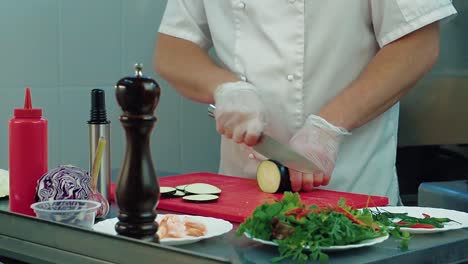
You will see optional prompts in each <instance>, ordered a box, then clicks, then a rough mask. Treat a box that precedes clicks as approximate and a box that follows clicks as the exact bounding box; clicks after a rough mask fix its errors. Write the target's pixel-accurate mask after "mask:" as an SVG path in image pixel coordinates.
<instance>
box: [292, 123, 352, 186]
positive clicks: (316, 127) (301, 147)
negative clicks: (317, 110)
mask: <svg viewBox="0 0 468 264" xmlns="http://www.w3.org/2000/svg"><path fill="white" fill-rule="evenodd" d="M350 134H351V133H349V132H348V131H347V130H346V129H344V128H340V127H336V126H334V125H332V124H330V123H329V122H327V121H326V120H325V119H323V118H321V117H319V116H316V115H310V116H309V117H308V118H307V120H306V122H305V124H304V126H303V127H302V128H301V129H299V130H298V131H297V132H296V134H295V135H294V136H293V137H292V138H291V140H290V141H289V144H290V146H291V148H293V149H294V150H296V151H297V152H298V153H300V154H302V155H303V156H304V157H305V158H307V159H308V160H310V161H311V162H313V163H314V164H315V165H317V166H318V168H319V169H320V172H316V173H313V174H310V173H303V172H300V171H297V170H295V169H294V168H289V175H290V179H291V185H292V189H293V190H294V191H299V190H304V191H310V190H312V189H313V188H314V187H318V186H321V185H328V183H329V182H330V177H331V174H332V172H333V169H334V168H335V161H336V157H337V155H338V150H339V147H340V144H341V142H342V140H343V138H344V137H345V136H346V135H350Z"/></svg>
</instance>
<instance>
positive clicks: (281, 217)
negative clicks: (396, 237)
mask: <svg viewBox="0 0 468 264" xmlns="http://www.w3.org/2000/svg"><path fill="white" fill-rule="evenodd" d="M273 219H274V220H273ZM244 233H248V234H250V235H251V236H253V237H256V238H259V239H263V240H271V241H274V242H276V243H277V244H278V250H279V253H280V256H279V257H276V258H274V259H273V261H274V262H276V261H281V260H283V259H289V258H290V259H292V260H295V261H297V262H299V263H305V262H307V261H308V260H319V261H320V262H321V263H326V262H328V255H326V254H325V253H323V252H322V251H321V249H320V248H321V247H330V246H335V245H349V244H353V243H358V242H360V241H362V240H366V239H373V238H376V237H379V236H385V235H387V233H386V231H385V230H384V229H382V228H376V223H374V222H373V220H372V214H371V211H370V210H362V211H358V210H353V209H352V208H351V207H349V206H347V205H346V201H345V200H344V199H340V202H339V204H338V205H337V206H335V207H328V208H319V207H318V206H315V205H312V206H310V207H308V208H307V207H306V205H304V204H302V203H301V201H300V197H299V194H297V193H290V192H286V193H285V194H284V196H283V199H282V200H281V201H278V202H274V203H271V204H269V203H264V204H262V205H261V206H259V207H257V208H256V209H255V211H254V212H253V214H252V216H251V217H249V218H247V219H246V221H244V222H243V223H242V224H241V225H240V226H239V229H238V230H237V234H238V235H242V234H244ZM273 234H275V236H273ZM278 237H280V238H281V239H277V238H278Z"/></svg>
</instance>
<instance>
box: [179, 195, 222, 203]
mask: <svg viewBox="0 0 468 264" xmlns="http://www.w3.org/2000/svg"><path fill="white" fill-rule="evenodd" d="M218 198H219V196H217V195H214V194H192V195H187V196H184V197H182V199H183V200H184V201H187V202H194V203H206V202H214V201H216V200H218Z"/></svg>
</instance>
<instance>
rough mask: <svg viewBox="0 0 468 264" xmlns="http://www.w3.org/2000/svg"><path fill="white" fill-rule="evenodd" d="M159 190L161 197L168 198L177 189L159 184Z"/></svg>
mask: <svg viewBox="0 0 468 264" xmlns="http://www.w3.org/2000/svg"><path fill="white" fill-rule="evenodd" d="M159 192H160V193H161V197H162V198H169V197H172V195H174V194H175V193H176V192H177V190H176V188H173V187H166V186H161V187H159Z"/></svg>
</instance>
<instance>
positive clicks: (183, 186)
mask: <svg viewBox="0 0 468 264" xmlns="http://www.w3.org/2000/svg"><path fill="white" fill-rule="evenodd" d="M187 185H188V184H183V185H179V186H176V187H175V188H176V189H177V190H179V191H182V192H185V187H187Z"/></svg>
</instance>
